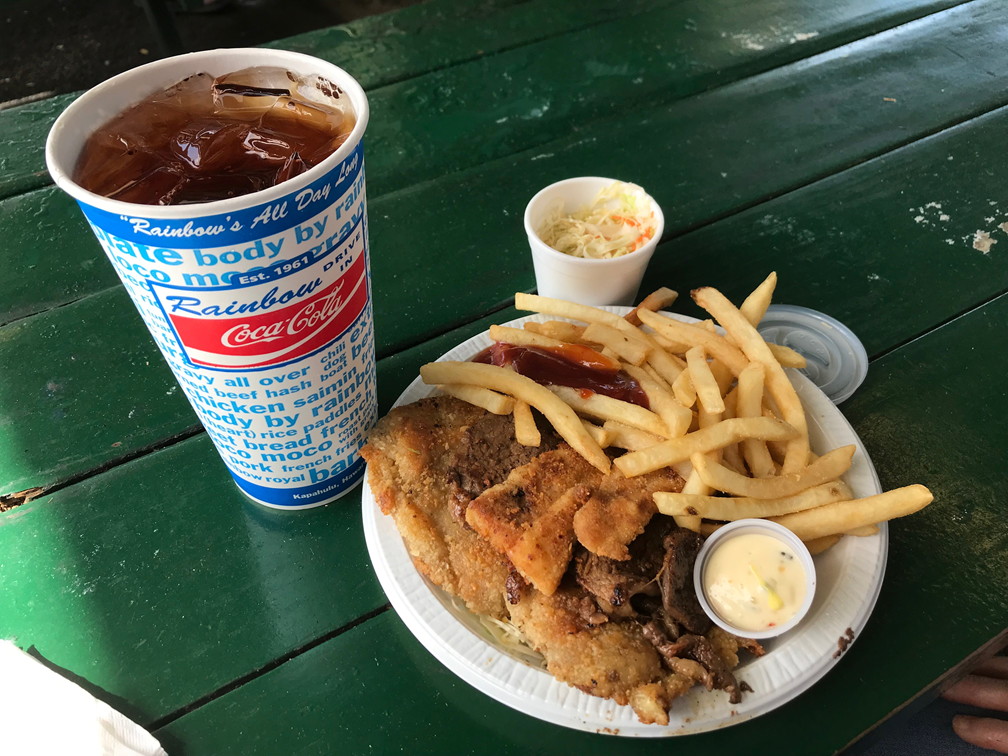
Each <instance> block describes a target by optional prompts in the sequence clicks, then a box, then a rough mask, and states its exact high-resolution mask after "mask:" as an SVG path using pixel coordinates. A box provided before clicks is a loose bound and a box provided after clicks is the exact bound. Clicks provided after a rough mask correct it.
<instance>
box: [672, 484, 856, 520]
mask: <svg viewBox="0 0 1008 756" xmlns="http://www.w3.org/2000/svg"><path fill="white" fill-rule="evenodd" d="M683 491H684V492H683V493H672V492H669V493H664V492H662V493H656V494H655V495H654V500H655V504H656V505H657V507H658V511H659V512H661V513H662V514H667V515H677V514H687V515H698V516H700V517H703V518H704V519H707V520H724V521H726V522H731V521H733V520H745V519H748V518H750V517H780V516H781V515H785V514H791V513H792V512H801V511H803V510H805V509H812V508H814V507H820V506H822V505H823V504H831V503H833V502H834V501H843V500H844V499H846V498H849V494H850V490H849V489H848V488H847V486H846V485H841V483H840V482H839V481H830V482H829V483H823V484H822V485H818V486H813V487H812V488H807V489H805V490H804V491H801V492H799V493H797V494H794V495H792V496H785V497H782V498H780V499H753V498H748V497H728V496H701V495H696V494H690V493H686V492H685V489H683Z"/></svg>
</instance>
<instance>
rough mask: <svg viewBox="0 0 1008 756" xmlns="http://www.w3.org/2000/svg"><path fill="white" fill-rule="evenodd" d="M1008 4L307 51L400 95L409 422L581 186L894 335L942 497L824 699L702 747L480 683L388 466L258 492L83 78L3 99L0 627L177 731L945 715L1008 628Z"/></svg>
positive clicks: (378, 33) (225, 738) (636, 4)
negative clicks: (77, 199)
mask: <svg viewBox="0 0 1008 756" xmlns="http://www.w3.org/2000/svg"><path fill="white" fill-rule="evenodd" d="M1006 21H1008V18H1006V14H1005V8H1004V4H1003V2H1002V0H971V1H970V2H956V1H954V0H944V1H941V0H828V1H827V0H801V1H800V2H794V1H792V2H784V1H783V0H757V1H754V2H745V1H742V0H678V1H676V2H672V1H671V0H625V1H623V2H618V3H616V2H601V1H596V0H583V1H582V2H578V3H570V2H564V1H563V0H526V1H523V2H519V1H517V0H481V1H480V2H464V1H462V0H456V1H455V2H452V1H450V0H431V2H427V3H423V4H420V5H417V6H413V7H409V8H406V9H403V10H399V11H395V12H392V13H387V14H384V15H379V16H375V17H371V18H367V19H364V20H361V21H357V22H353V23H350V24H347V25H345V26H340V27H334V28H329V29H322V30H319V31H315V32H311V33H309V34H305V35H301V36H298V37H293V38H290V39H283V40H279V41H277V42H275V43H273V44H272V45H271V46H273V47H280V48H285V49H291V50H295V51H301V52H307V53H311V54H313V55H316V56H319V57H321V58H324V59H327V60H330V61H332V62H334V63H336V64H337V65H340V66H341V67H343V68H345V69H346V70H347V71H349V72H350V73H351V74H352V75H354V76H355V77H356V78H357V79H358V80H359V81H360V82H361V83H362V84H363V86H364V87H365V89H366V90H367V93H368V97H369V100H370V104H371V121H370V124H369V127H368V132H367V135H366V137H365V150H366V159H367V179H368V199H369V203H368V204H369V209H368V215H369V226H370V243H371V250H372V273H373V287H374V304H375V328H376V340H377V355H378V392H379V400H380V411H381V412H382V413H384V412H385V411H387V410H388V409H389V408H390V407H391V405H392V404H393V402H394V401H395V400H396V399H397V397H398V396H399V395H400V393H401V392H402V391H403V390H404V389H405V388H406V386H407V385H408V384H409V383H410V382H411V381H412V380H413V379H414V378H415V377H416V376H417V374H418V369H419V367H420V365H422V364H423V363H425V362H428V361H430V360H432V359H435V358H437V357H438V356H439V355H441V354H443V353H444V352H446V351H448V350H449V349H450V348H452V347H453V346H455V345H456V344H459V343H460V342H462V341H464V340H466V339H468V338H470V337H471V336H473V335H475V334H478V333H481V332H482V331H484V330H486V328H487V327H488V325H489V324H491V323H500V322H504V321H506V320H510V319H512V318H514V317H517V316H518V315H519V313H518V312H517V311H515V310H514V309H513V295H514V293H515V292H518V291H526V292H532V291H535V278H534V275H533V270H532V264H531V258H530V255H529V250H528V245H527V242H526V239H525V238H524V230H523V228H522V213H523V210H524V207H525V204H526V202H527V201H528V199H529V198H530V197H531V196H532V195H533V194H534V193H535V192H536V191H537V190H538V189H540V188H541V187H543V186H545V185H546V184H548V183H551V182H553V181H555V180H558V179H562V178H566V177H569V176H577V175H600V176H613V177H616V178H620V179H624V180H628V181H633V182H635V183H638V184H640V185H642V186H643V187H645V188H647V189H648V191H649V192H650V193H651V194H652V195H653V196H654V197H655V198H656V200H657V201H658V202H659V204H660V205H661V206H662V208H663V210H664V214H665V218H666V226H665V231H664V236H663V238H662V241H661V243H660V245H659V247H658V250H657V252H656V254H655V256H654V258H653V260H652V262H651V265H650V267H649V269H648V271H647V274H646V278H645V282H644V285H643V287H642V291H650V290H653V289H655V288H658V287H659V286H668V287H671V288H673V289H676V290H678V291H679V292H681V293H685V292H688V291H689V290H691V289H693V288H695V287H697V286H702V285H713V286H716V287H717V288H719V289H720V290H721V291H723V292H724V293H725V294H726V295H728V296H729V297H730V298H731V299H732V300H733V301H736V302H738V301H741V299H742V298H743V297H744V296H745V295H746V294H747V293H748V292H749V291H751V290H752V289H753V288H754V287H755V286H756V285H757V284H758V283H759V282H760V281H761V280H762V279H763V278H764V277H765V276H766V275H767V273H769V272H770V271H776V272H777V274H778V277H779V285H778V287H777V292H776V295H775V301H777V302H782V303H788V304H793V305H801V306H805V307H810V308H813V309H816V310H820V311H822V312H825V313H828V314H830V315H832V316H834V317H836V318H837V319H839V320H841V321H842V322H843V323H845V324H846V325H847V326H849V327H850V328H851V329H852V330H853V331H854V332H855V333H856V334H857V335H858V336H859V337H860V339H861V341H862V342H863V344H864V346H865V347H866V350H867V353H868V356H869V360H870V363H869V370H868V374H867V378H866V380H865V381H864V383H863V384H862V385H861V386H860V388H859V389H858V390H857V391H856V393H855V394H854V395H853V396H852V397H851V398H850V399H848V400H846V401H844V402H843V403H842V404H841V405H840V410H841V411H842V413H843V415H844V416H845V417H846V418H847V419H848V420H849V422H850V423H851V425H852V426H853V428H854V429H855V431H856V432H857V434H858V435H859V437H860V438H861V440H862V441H863V443H864V446H865V449H866V450H867V452H868V454H869V455H870V457H871V459H872V461H873V463H874V465H875V468H876V470H877V472H878V475H879V478H880V479H881V483H882V486H883V488H886V489H888V488H895V487H898V486H902V485H906V484H910V483H922V484H924V485H926V486H928V487H929V488H930V489H931V490H932V491H933V492H934V497H935V500H934V503H933V504H932V505H931V506H930V507H928V508H927V509H925V510H924V511H922V512H921V513H919V514H917V515H914V516H912V517H909V518H905V519H900V520H895V521H893V522H892V523H891V524H890V526H889V529H888V560H887V565H886V569H885V575H884V580H883V582H882V585H881V591H880V594H879V596H878V599H877V602H876V603H875V605H874V610H873V611H872V612H871V616H870V618H869V619H868V621H867V623H866V625H865V627H864V629H863V630H862V631H861V632H860V633H859V634H858V635H857V637H856V638H855V639H854V642H853V643H852V644H851V645H850V647H849V648H847V649H846V651H845V653H843V654H842V656H840V657H839V658H838V659H837V660H836V662H835V664H833V665H832V666H831V668H830V669H829V671H828V672H827V673H826V674H825V675H824V676H822V678H821V679H818V680H817V681H816V682H815V684H814V685H812V686H811V687H809V688H808V689H807V690H803V691H799V692H796V694H795V695H794V696H789V697H787V700H784V701H782V702H781V703H780V705H778V706H776V707H774V708H773V709H772V710H770V711H767V712H766V713H763V714H761V715H760V716H758V717H755V718H752V719H750V720H748V721H745V722H740V723H738V724H734V725H733V726H722V727H719V728H717V729H714V730H712V731H709V732H704V733H701V734H695V735H687V736H681V737H676V738H674V741H673V742H670V741H669V739H668V738H629V737H627V738H624V737H618V738H614V737H613V736H612V735H611V734H609V735H603V734H595V733H592V732H586V731H582V730H578V729H572V728H568V727H561V726H557V725H556V724H552V723H550V722H548V721H545V720H543V719H539V718H536V717H534V716H529V715H528V714H525V713H522V712H520V711H516V710H515V709H513V708H511V707H509V706H506V705H504V704H502V703H498V702H497V700H495V699H494V698H493V697H492V696H490V695H487V694H485V693H484V692H480V691H479V690H477V688H476V687H473V686H472V685H470V684H469V683H467V682H465V681H463V680H462V679H460V678H459V677H458V676H456V675H455V674H454V673H452V672H451V671H450V670H449V669H448V668H446V667H445V666H444V665H443V664H442V663H441V662H440V661H439V660H438V659H437V658H435V656H434V655H432V654H431V653H430V652H428V651H427V650H426V649H425V647H424V646H423V645H422V644H421V642H420V641H419V640H418V639H417V637H415V636H414V634H413V632H411V631H410V630H409V629H408V628H407V626H406V624H404V622H403V620H402V619H401V618H400V616H399V615H398V614H397V612H396V611H395V610H394V609H393V608H392V607H391V606H390V603H389V600H388V598H387V597H386V595H385V593H384V592H383V590H382V587H381V585H380V584H379V582H378V579H377V578H376V574H375V570H374V568H373V565H372V563H371V558H370V556H369V553H368V550H367V547H366V545H365V540H364V535H363V523H362V506H361V503H362V502H361V496H362V494H361V489H360V488H358V489H356V490H354V491H353V492H351V493H350V494H349V495H347V496H345V497H343V498H342V499H340V500H338V501H337V502H335V503H333V504H330V505H327V506H324V507H320V508H316V509H310V510H305V511H301V512H295V513H283V512H275V511H273V510H269V509H266V508H263V507H261V506H258V505H256V504H253V503H251V502H250V501H249V500H247V499H246V498H245V497H244V496H243V495H242V494H241V493H240V492H239V491H238V489H237V488H236V487H235V485H234V483H233V482H232V480H231V478H230V476H229V474H228V473H227V471H226V469H225V468H224V466H223V464H222V463H221V461H220V459H219V457H218V456H217V454H216V452H215V450H214V448H213V445H212V444H211V442H210V440H209V438H208V436H207V434H206V433H205V432H204V431H203V429H202V428H201V426H200V424H199V422H198V421H197V419H196V416H195V414H194V413H193V411H192V409H191V408H190V405H189V404H188V402H187V401H186V399H185V397H184V396H183V393H182V391H181V389H180V388H179V386H178V384H177V383H176V381H175V379H174V378H173V377H172V374H171V373H170V371H169V370H168V368H167V366H166V364H165V362H164V360H163V358H162V357H161V356H160V353H159V352H158V351H157V349H156V347H155V345H154V343H153V341H152V340H151V338H150V336H149V334H148V332H147V331H146V329H145V327H144V326H143V324H142V322H141V320H140V318H139V316H138V314H137V313H136V311H135V309H134V307H133V305H132V304H131V302H130V300H129V298H128V297H127V295H126V293H125V291H124V289H123V288H122V286H121V285H120V284H119V282H118V279H117V278H116V277H115V274H114V272H113V270H112V267H111V266H110V265H109V264H108V261H107V260H106V259H105V258H104V254H103V252H102V250H101V248H100V247H99V245H98V243H97V242H96V240H95V239H94V238H93V236H92V234H91V231H90V229H89V228H88V227H87V225H86V223H85V221H84V218H83V216H82V215H81V213H80V212H79V210H78V208H77V207H76V205H75V204H74V202H73V201H72V200H71V199H70V198H69V197H68V196H66V195H64V194H63V193H62V192H60V191H59V190H57V189H56V188H55V187H54V186H53V185H52V184H51V181H50V180H49V177H48V174H47V172H46V168H45V164H44V158H43V146H44V142H45V137H46V134H47V132H48V129H49V126H50V125H51V123H52V121H53V120H54V119H55V117H56V116H57V115H58V114H59V113H60V112H61V111H62V109H63V108H64V107H65V106H66V105H67V104H68V103H69V102H71V101H72V100H73V96H71V95H67V96H58V97H54V98H51V99H49V100H44V101H41V102H34V103H31V104H28V105H23V106H20V107H17V108H12V109H9V110H6V111H3V112H0V166H2V171H0V229H2V233H0V260H2V261H3V269H4V276H3V282H2V285H0V638H10V639H13V640H14V641H15V643H16V644H17V645H18V646H19V647H21V648H23V649H26V650H31V652H32V653H33V654H35V655H37V656H38V657H39V658H42V659H44V660H45V661H46V663H47V664H48V665H49V666H51V667H53V668H55V669H57V670H60V671H61V672H62V673H63V674H65V675H66V676H67V677H69V678H70V679H72V680H74V681H76V682H78V683H80V684H81V685H83V686H84V687H85V688H86V689H87V690H89V691H90V692H92V693H93V694H95V695H96V696H97V697H99V698H100V699H102V700H104V701H106V702H108V703H109V704H111V705H112V706H113V707H115V708H117V709H119V710H120V711H122V712H123V713H124V714H126V715H127V716H129V717H131V718H132V719H134V720H135V721H137V722H139V723H140V724H142V725H143V726H144V727H146V728H147V729H149V730H151V731H152V732H153V733H154V735H155V736H156V737H157V738H158V739H160V741H161V743H162V744H163V745H164V747H165V748H166V750H167V751H168V753H169V754H171V756H183V755H188V756H203V755H206V756H211V755H213V756H222V755H224V754H323V753H348V754H355V753H379V754H383V753H400V752H401V753H411V754H424V753H431V754H449V753H450V754H463V753H473V754H477V753H488V752H494V753H499V754H528V753H542V754H547V753H556V754H564V753H572V752H577V753H582V754H596V753H598V754H603V753H605V754H608V753H612V752H613V751H614V750H616V751H617V752H619V753H659V752H661V753H668V752H669V749H670V748H674V749H675V753H677V754H684V755H685V754H709V753H750V754H763V753H796V754H805V753H807V754H833V753H840V752H842V751H844V750H845V749H847V748H848V747H849V746H851V744H853V743H855V742H856V741H858V740H859V739H861V738H862V737H864V736H866V735H867V734H870V733H871V731H872V730H873V729H874V728H876V727H877V726H878V725H879V724H880V723H882V722H885V721H887V720H889V719H890V718H892V717H894V716H900V715H901V714H905V713H906V712H910V711H913V710H914V709H916V708H919V707H920V706H921V705H923V704H924V703H926V702H927V701H929V700H931V699H933V698H934V697H935V696H936V695H937V693H938V692H939V690H940V688H941V686H942V685H944V684H947V683H948V682H949V681H951V680H954V679H956V678H957V677H959V676H961V675H963V674H964V673H965V670H966V669H967V668H968V665H969V664H970V663H972V662H974V661H976V660H978V659H980V658H982V657H984V656H985V655H990V654H993V653H994V652H995V651H997V650H998V649H999V648H1001V647H1002V646H1004V644H1005V643H1006V641H1008V631H1006V628H1008V590H1006V586H1008V580H1006V578H1008V524H1006V523H1008V505H1006V503H1005V501H1006V500H1005V491H1006V490H1008V465H1006V464H1005V462H1006V455H1008V424H1006V422H1005V419H1004V418H1005V416H1006V415H1008V388H1006V386H1008V383H1006V381H1005V378H1004V376H1005V375H1006V374H1008V349H1006V348H1005V347H1006V344H1008V338H1006V334H1008V294H1006V292H1008V181H1006V180H1005V179H1006V176H1008V173H1006V170H1008V162H1006V159H1005V155H1004V143H1005V138H1004V135H1005V134H1006V133H1008V89H1006V88H1005V86H1004V82H1005V81H1006V80H1008V23H1006ZM688 300H689V298H688V296H683V297H681V299H680V303H677V305H676V309H677V310H678V311H680V312H683V313H684V314H687V315H693V316H699V315H700V314H701V313H700V311H699V310H698V309H696V308H695V306H693V305H692V304H691V303H690V302H689V301H688ZM0 690H2V691H3V693H4V695H5V697H6V696H12V695H16V691H10V690H5V689H4V688H3V681H2V680H0ZM3 750H4V749H3V734H2V733H0V751H3Z"/></svg>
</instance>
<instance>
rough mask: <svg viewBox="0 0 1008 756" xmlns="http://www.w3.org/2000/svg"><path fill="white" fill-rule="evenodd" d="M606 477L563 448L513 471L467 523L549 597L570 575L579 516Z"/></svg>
mask: <svg viewBox="0 0 1008 756" xmlns="http://www.w3.org/2000/svg"><path fill="white" fill-rule="evenodd" d="M601 478H602V475H601V474H600V473H599V472H598V471H597V470H596V469H595V468H594V467H592V466H591V465H590V464H589V463H588V462H586V461H585V460H584V458H583V457H582V456H581V455H580V454H578V453H577V452H576V451H574V450H573V449H572V448H571V447H569V446H567V445H566V444H563V445H561V446H559V447H558V448H556V449H554V450H553V451H548V452H544V453H543V454H540V455H539V456H538V457H536V458H535V459H533V460H532V461H531V462H529V463H528V464H527V465H522V466H521V467H517V468H515V469H514V470H512V471H511V474H510V475H508V477H507V478H506V479H505V480H504V482H503V483H500V484H499V485H496V486H493V487H492V488H489V489H487V490H486V491H484V492H483V493H482V494H480V495H479V496H478V497H476V498H475V499H473V501H472V502H470V504H469V506H468V508H467V509H466V522H467V523H468V524H469V525H470V526H471V527H472V529H473V530H475V531H476V532H477V533H479V534H480V535H481V536H483V537H484V538H485V539H486V540H487V542H488V543H489V544H490V545H491V546H493V548H495V549H496V550H497V551H499V552H501V553H502V554H504V555H506V556H507V558H508V559H509V560H510V561H511V564H513V565H514V568H515V569H516V570H517V571H518V573H519V574H520V575H521V576H522V577H523V578H525V579H526V580H527V581H529V582H530V583H531V584H532V585H534V586H535V587H536V588H537V589H539V590H540V591H542V592H543V593H544V594H546V595H550V594H552V593H553V592H554V591H555V590H556V588H557V586H558V585H559V584H560V579H561V578H562V577H563V574H564V572H565V571H566V570H567V565H568V563H569V562H570V559H571V550H572V547H573V545H574V524H573V523H574V515H575V513H576V512H577V511H578V509H579V508H580V507H581V506H582V505H583V504H584V503H585V501H587V499H588V497H589V496H590V495H591V492H592V490H593V489H594V487H595V486H596V485H598V483H599V481H600V480H601Z"/></svg>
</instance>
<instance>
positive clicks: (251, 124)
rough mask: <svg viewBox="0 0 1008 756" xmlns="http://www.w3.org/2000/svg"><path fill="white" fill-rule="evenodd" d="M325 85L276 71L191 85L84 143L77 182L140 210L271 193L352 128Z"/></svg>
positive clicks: (249, 71)
mask: <svg viewBox="0 0 1008 756" xmlns="http://www.w3.org/2000/svg"><path fill="white" fill-rule="evenodd" d="M355 120H356V119H355V116H354V113H353V108H352V106H351V105H350V101H349V97H347V96H345V94H344V93H343V92H342V91H341V90H340V88H339V87H338V86H336V85H335V84H333V83H332V82H330V81H328V80H326V79H324V78H323V77H320V76H317V75H312V76H300V75H297V74H294V73H291V72H290V71H286V70H284V69H281V68H275V67H265V66H263V67H254V68H246V69H242V70H241V71H236V72H233V73H230V74H226V75H224V76H219V77H216V78H214V77H212V76H210V75H209V74H206V73H198V74H195V75H193V76H189V77H187V78H186V79H183V80H182V81H180V82H178V83H177V84H175V85H174V86H172V87H169V88H168V89H166V90H164V91H161V92H157V93H155V94H154V95H151V96H150V97H148V98H146V99H144V100H143V101H141V102H139V103H137V104H136V105H133V106H132V107H130V108H129V109H127V110H125V111H124V112H122V113H120V114H119V115H118V116H116V117H115V118H113V119H112V120H110V121H109V122H108V123H106V124H105V125H104V126H102V127H101V128H99V129H97V130H96V131H95V132H94V134H92V135H91V137H89V139H88V140H87V142H86V144H85V145H84V148H83V150H82V151H81V154H80V157H79V159H78V161H77V164H76V167H75V169H74V180H75V181H76V182H77V183H78V184H80V185H81V186H83V187H84V188H85V189H87V190H88V191H91V192H94V193H95V194H100V195H103V196H105V197H109V198H111V199H116V200H121V201H124V202H133V203H138V204H146V205H181V204H190V203H197V202H212V201H215V200H221V199H227V198H229V197H236V196H239V195H244V194H250V193H252V192H256V191H260V190H262V189H267V188H269V187H271V186H275V185H276V184H279V183H281V182H283V181H286V180H287V179H290V178H293V177H294V176H297V175H299V174H301V173H304V172H305V171H307V170H308V169H310V168H312V167H313V166H315V165H317V164H318V163H320V162H321V161H322V160H324V159H325V158H326V157H328V156H329V155H330V154H332V153H333V152H334V151H335V150H336V149H338V148H339V146H340V145H342V144H343V142H344V141H346V139H347V137H348V136H349V134H350V132H351V130H352V129H353V126H354V123H355Z"/></svg>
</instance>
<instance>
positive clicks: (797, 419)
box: [692, 286, 809, 473]
mask: <svg viewBox="0 0 1008 756" xmlns="http://www.w3.org/2000/svg"><path fill="white" fill-rule="evenodd" d="M692 295H693V300H694V301H695V302H696V303H697V304H698V305H700V307H702V308H703V309H705V310H706V311H707V312H709V313H710V314H711V315H713V316H714V317H715V319H716V320H717V321H718V323H720V324H721V327H722V328H724V329H725V331H726V332H727V334H728V335H729V336H731V338H732V339H733V340H734V341H735V343H736V344H737V345H738V347H739V348H740V349H741V350H742V351H743V352H744V353H745V355H746V356H747V357H748V358H749V359H750V360H753V361H755V362H761V363H763V367H764V369H765V370H766V375H765V379H764V380H765V385H766V389H767V391H768V392H769V393H770V395H771V396H772V397H773V399H774V402H776V404H777V408H778V409H779V410H780V413H781V417H782V418H783V419H784V420H785V421H786V422H788V423H790V424H791V425H793V426H794V428H795V429H796V430H797V431H798V434H797V435H796V436H795V437H794V438H792V439H791V440H789V441H788V445H787V451H786V453H785V455H784V462H783V463H782V464H781V472H782V473H793V472H797V471H799V470H800V469H801V468H803V467H804V466H805V464H806V461H807V459H808V451H809V445H808V423H807V421H806V419H805V408H804V407H802V404H801V400H800V399H799V398H798V394H797V392H796V391H795V389H794V386H792V385H791V381H790V380H789V379H788V377H787V374H786V373H785V372H784V368H782V367H781V366H780V363H779V362H777V360H776V359H775V358H774V356H773V353H772V352H771V351H770V348H769V347H768V346H767V343H766V341H764V340H763V337H762V336H760V334H759V332H758V331H757V330H756V329H755V328H754V327H753V325H752V324H751V323H750V322H749V321H748V320H747V319H746V317H745V315H743V314H742V313H741V312H740V311H739V310H738V308H736V307H735V305H733V304H732V303H731V302H730V301H728V298H727V297H725V296H724V294H722V293H721V292H719V291H718V290H717V289H714V288H711V287H710V286H705V287H702V288H699V289H694V290H693V292H692ZM729 367H731V365H729ZM733 372H734V371H733ZM740 372H741V371H740ZM736 375H738V373H736Z"/></svg>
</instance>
